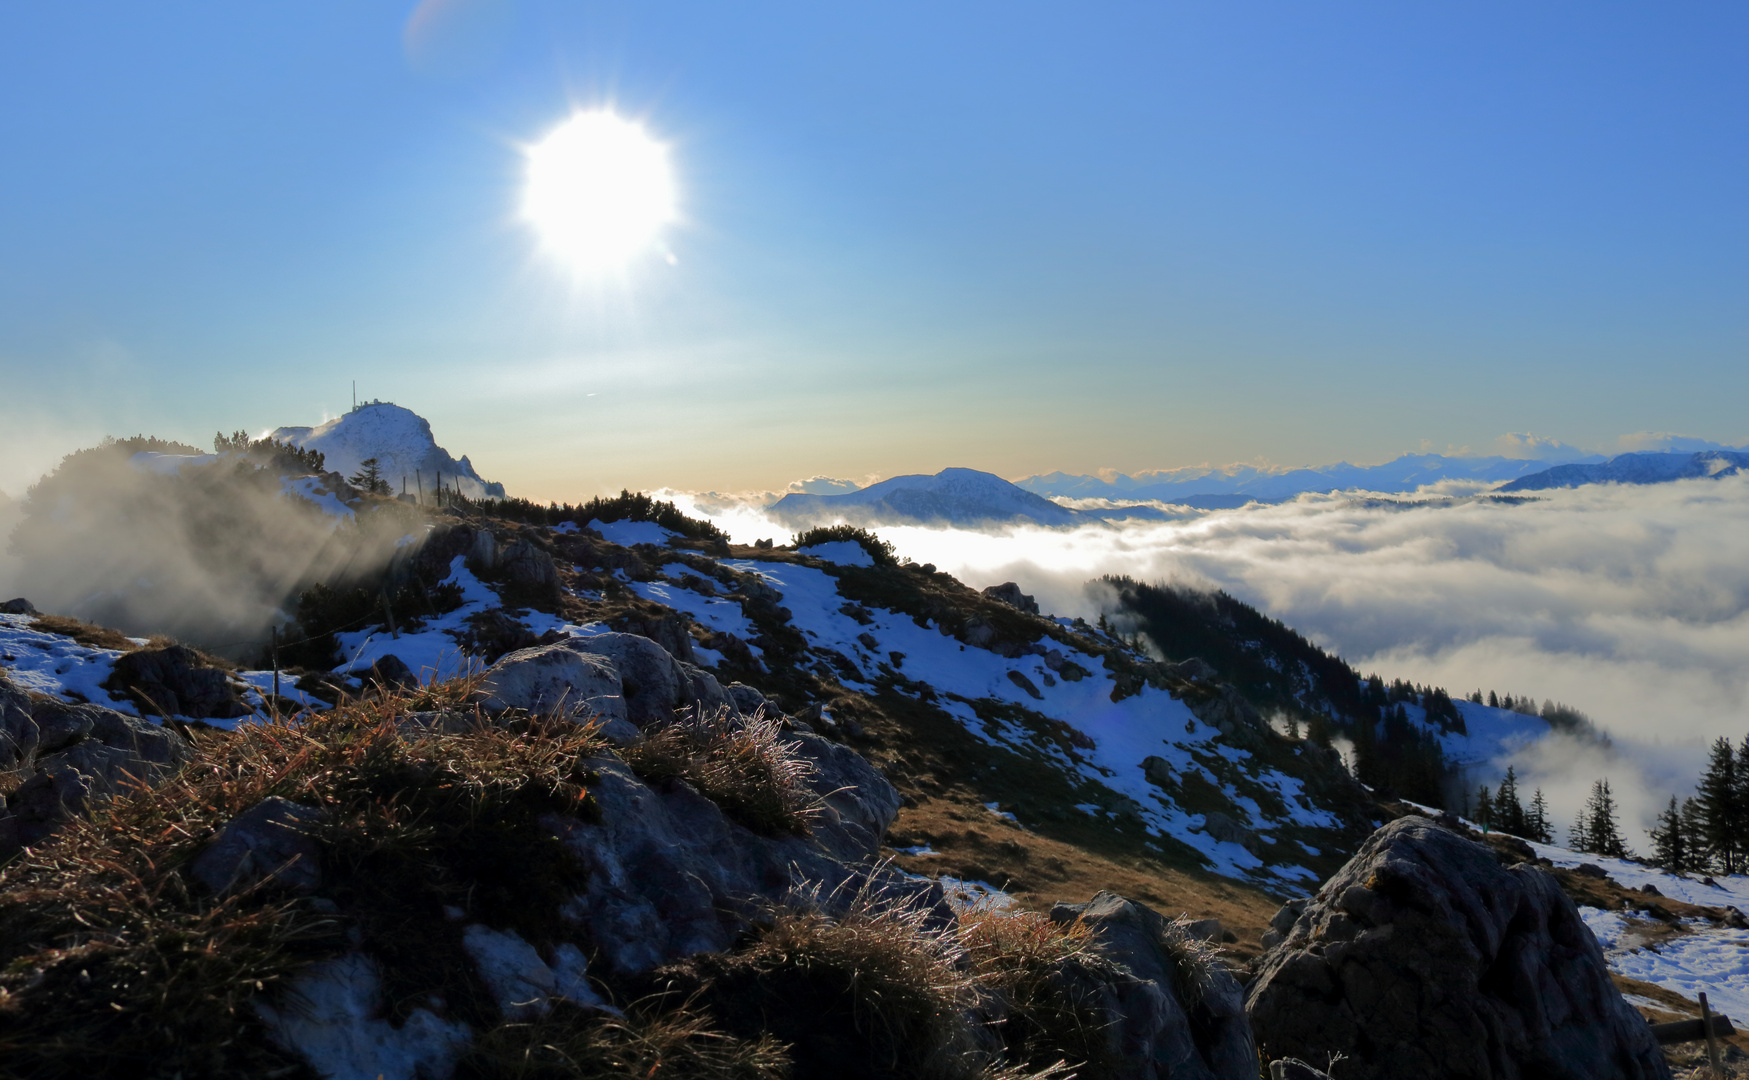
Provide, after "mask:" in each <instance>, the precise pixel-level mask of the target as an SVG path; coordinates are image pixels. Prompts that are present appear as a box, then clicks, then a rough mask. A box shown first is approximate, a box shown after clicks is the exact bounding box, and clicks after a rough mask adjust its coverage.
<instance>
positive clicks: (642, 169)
mask: <svg viewBox="0 0 1749 1080" xmlns="http://www.w3.org/2000/svg"><path fill="white" fill-rule="evenodd" d="M527 155H528V181H527V186H526V188H524V190H523V196H522V216H523V217H524V218H525V219H527V220H528V222H529V223H530V224H531V225H533V226H534V228H535V230H536V231H537V232H538V233H539V234H540V237H541V240H542V241H543V242H544V243H545V244H546V246H547V247H549V248H550V249H552V251H553V252H554V253H555V254H557V255H558V256H559V257H560V258H562V259H564V260H565V261H566V262H567V263H569V264H570V265H571V267H572V268H573V269H575V270H577V271H579V272H583V273H601V272H603V271H608V270H613V269H617V268H619V267H621V266H624V265H625V264H626V263H627V262H629V261H630V260H631V259H632V258H634V257H635V256H637V255H639V254H641V253H643V252H645V251H650V250H654V248H655V241H656V235H657V233H658V232H660V231H661V229H662V226H664V225H666V224H668V223H669V222H670V221H672V220H674V216H675V199H674V174H673V171H672V170H671V169H670V168H669V164H668V150H667V148H666V147H664V146H663V145H662V144H661V143H658V142H657V141H655V140H654V139H652V138H650V136H649V133H648V132H646V131H645V130H644V129H643V128H642V127H640V126H639V125H637V124H635V123H632V122H631V121H629V120H625V119H622V118H620V117H618V116H615V115H614V114H613V113H611V112H606V111H601V112H584V113H578V114H576V115H575V116H573V117H571V118H570V119H569V120H567V121H565V122H564V123H563V124H560V125H559V126H558V127H557V128H555V129H554V130H553V131H552V132H551V133H550V134H548V135H547V136H546V138H544V139H542V140H541V141H540V142H538V143H536V144H535V145H534V146H532V147H530V148H529V149H528V151H527Z"/></svg>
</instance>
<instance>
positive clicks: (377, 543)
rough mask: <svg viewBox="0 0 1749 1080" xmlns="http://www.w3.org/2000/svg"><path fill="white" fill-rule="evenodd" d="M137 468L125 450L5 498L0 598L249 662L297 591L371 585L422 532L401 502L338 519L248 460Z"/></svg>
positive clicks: (95, 455)
mask: <svg viewBox="0 0 1749 1080" xmlns="http://www.w3.org/2000/svg"><path fill="white" fill-rule="evenodd" d="M160 464H161V465H167V466H168V467H167V468H160V469H158V470H152V469H147V468H142V467H140V464H139V463H138V462H136V461H135V460H134V458H133V453H132V448H131V447H130V446H128V445H127V444H125V443H124V444H119V445H112V446H108V447H101V448H97V449H93V450H86V451H80V452H79V453H76V454H73V455H70V456H69V457H68V458H67V460H66V461H65V462H63V463H62V465H61V466H60V467H59V468H58V469H57V470H56V471H55V472H53V473H51V474H50V475H49V476H47V477H44V478H43V479H42V480H41V481H40V482H39V483H38V484H36V485H35V486H34V487H33V488H32V489H31V491H30V493H29V495H28V496H27V497H26V498H25V499H21V500H12V501H11V502H10V503H0V529H3V530H4V533H3V534H0V535H4V536H5V537H7V538H8V543H6V544H5V552H6V554H5V555H4V557H0V599H3V598H7V597H11V596H17V595H22V596H24V597H26V598H27V599H29V600H30V601H31V603H32V604H34V605H35V606H36V607H37V608H38V609H39V610H41V611H43V612H46V613H52V614H62V615H72V616H75V617H78V618H82V619H86V620H88V621H91V622H95V623H98V624H101V625H104V626H111V627H114V628H116V629H119V630H122V631H124V632H126V633H129V634H133V635H136V636H149V635H153V634H163V635H167V636H170V637H174V638H177V639H179V640H182V641H186V642H188V643H190V644H195V645H199V646H202V647H204V648H206V649H208V650H210V651H213V652H216V653H219V654H220V655H224V656H228V657H230V658H232V659H238V660H253V659H254V658H255V656H256V654H257V653H258V652H259V650H260V645H261V644H262V643H263V641H264V640H265V638H266V637H267V634H268V630H269V627H270V626H272V625H274V624H276V623H281V622H284V621H286V619H287V618H288V616H289V614H290V613H289V612H288V611H286V610H285V609H286V608H287V607H288V606H289V605H290V603H291V602H292V601H293V599H294V598H295V597H296V595H297V593H298V592H299V591H300V590H301V589H303V588H306V587H308V586H309V585H311V584H315V583H318V582H322V583H332V582H334V581H337V580H342V579H346V578H349V577H359V576H364V575H367V574H369V573H370V572H372V571H373V570H376V569H379V568H380V567H382V566H383V565H385V564H386V563H387V561H388V559H389V556H390V555H391V554H392V552H393V551H394V549H395V545H396V543H397V541H398V540H399V539H400V538H401V537H403V536H404V535H406V534H407V533H409V532H417V531H418V530H417V529H416V527H415V523H414V522H413V521H412V520H411V519H410V518H409V517H408V515H407V513H406V512H405V511H406V510H407V508H405V507H402V506H401V505H400V504H394V503H390V504H384V505H382V506H381V508H380V509H378V510H375V511H373V512H370V513H367V514H364V515H363V516H362V517H355V516H353V515H352V514H351V513H347V514H346V515H344V516H342V517H340V518H336V517H335V516H333V515H332V514H330V513H328V512H325V511H324V510H323V509H322V508H321V507H319V506H318V505H317V504H316V503H314V502H312V501H311V500H310V499H308V498H304V497H301V496H299V495H297V494H288V493H287V492H286V490H285V486H284V484H285V482H284V479H283V478H282V475H281V471H279V470H276V469H274V468H272V467H263V466H264V464H268V465H271V462H268V463H263V462H260V461H253V460H250V459H249V458H248V457H247V456H244V455H236V454H233V455H227V456H225V457H220V458H217V459H214V458H212V457H211V456H208V457H207V458H206V460H205V461H198V460H197V461H195V462H192V463H189V464H185V465H183V466H182V468H181V469H180V471H178V470H177V469H176V468H175V467H174V462H173V461H165V460H161V462H160Z"/></svg>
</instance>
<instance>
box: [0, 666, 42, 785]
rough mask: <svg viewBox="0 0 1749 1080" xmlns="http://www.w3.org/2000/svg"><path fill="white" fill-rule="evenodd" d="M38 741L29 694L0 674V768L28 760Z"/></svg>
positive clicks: (38, 733) (37, 730)
mask: <svg viewBox="0 0 1749 1080" xmlns="http://www.w3.org/2000/svg"><path fill="white" fill-rule="evenodd" d="M41 742H42V736H41V732H40V730H39V729H38V728H37V725H36V720H35V719H33V718H32V717H31V715H30V698H29V697H28V696H26V694H25V693H24V691H22V690H19V689H18V688H17V687H15V686H13V685H12V683H11V682H10V681H8V680H7V678H6V676H5V675H4V674H0V769H10V768H15V767H17V766H18V765H20V764H21V763H23V762H26V761H29V760H30V757H31V755H32V754H34V753H35V752H36V748H37V746H38V745H40V743H41Z"/></svg>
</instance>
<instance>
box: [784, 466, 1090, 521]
mask: <svg viewBox="0 0 1749 1080" xmlns="http://www.w3.org/2000/svg"><path fill="white" fill-rule="evenodd" d="M769 513H770V514H771V515H772V516H773V517H775V518H778V519H779V520H781V521H785V522H789V523H791V524H795V525H801V524H805V523H809V522H816V521H833V520H842V521H849V522H852V523H856V524H886V523H898V522H905V523H916V524H942V525H987V524H992V523H998V522H1009V521H1024V522H1030V523H1033V524H1038V525H1074V524H1077V523H1079V522H1080V521H1082V520H1084V519H1085V518H1087V517H1089V516H1091V515H1084V514H1081V513H1080V512H1078V511H1075V510H1071V509H1069V508H1068V507H1066V506H1058V505H1057V504H1056V503H1054V502H1052V501H1050V500H1049V499H1047V498H1044V497H1043V496H1041V495H1035V494H1033V493H1032V492H1030V491H1025V490H1022V489H1021V488H1019V487H1016V486H1015V485H1013V484H1011V483H1009V482H1008V481H1006V480H1004V479H1002V478H1001V477H1000V476H995V475H993V474H991V473H987V472H979V471H977V470H976V469H943V470H941V471H940V472H938V473H936V474H935V475H934V476H925V475H921V474H919V475H913V476H895V477H892V478H891V479H888V480H882V481H881V482H880V483H878V484H871V485H869V486H868V487H865V488H863V489H862V490H860V491H853V492H850V493H849V494H845V495H810V494H806V493H802V492H795V493H791V494H789V495H785V496H784V497H783V498H781V499H779V500H777V502H776V503H775V504H773V505H772V507H771V510H770V511H769Z"/></svg>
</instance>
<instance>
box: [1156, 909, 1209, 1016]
mask: <svg viewBox="0 0 1749 1080" xmlns="http://www.w3.org/2000/svg"><path fill="white" fill-rule="evenodd" d="M1191 921H1192V920H1191V919H1190V917H1189V916H1187V915H1180V916H1178V917H1177V918H1176V919H1173V920H1172V921H1171V922H1169V923H1165V924H1164V926H1163V927H1162V932H1161V933H1159V934H1156V935H1154V936H1155V944H1157V945H1159V946H1160V952H1161V953H1162V954H1163V955H1164V956H1165V957H1166V963H1167V973H1168V974H1170V975H1171V976H1172V991H1173V993H1174V994H1176V995H1177V997H1178V1001H1179V1004H1181V1005H1183V1006H1184V1009H1185V1011H1186V1012H1195V1011H1196V1010H1197V1009H1198V1008H1200V1007H1201V1006H1202V1000H1203V997H1204V996H1205V995H1206V994H1207V993H1208V988H1209V979H1210V975H1211V973H1212V972H1213V970H1214V967H1215V964H1216V963H1217V961H1218V958H1219V957H1220V955H1221V949H1220V946H1218V945H1214V944H1211V943H1210V942H1207V941H1204V940H1202V939H1201V938H1197V937H1192V936H1191V933H1190V930H1189V926H1190V924H1191Z"/></svg>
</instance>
